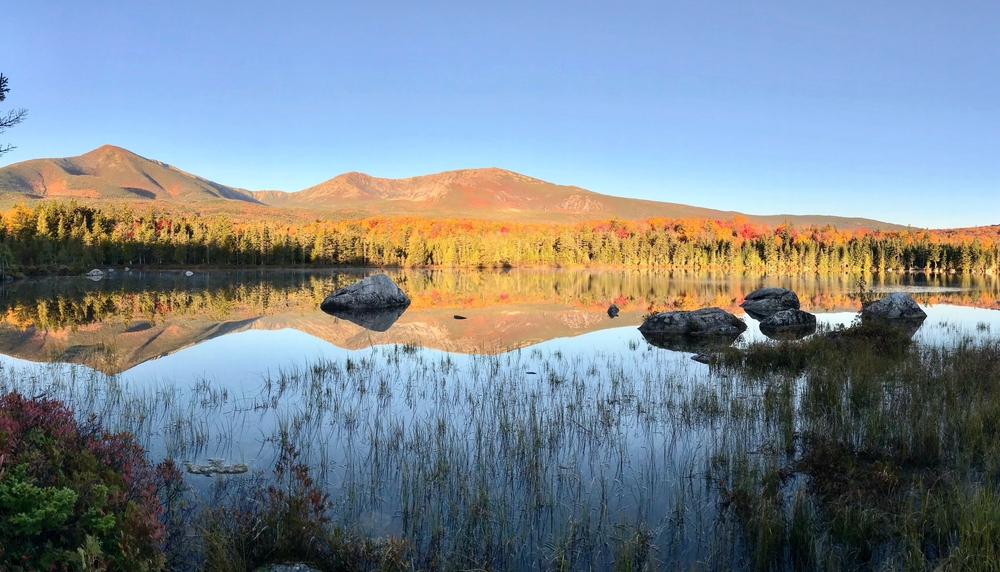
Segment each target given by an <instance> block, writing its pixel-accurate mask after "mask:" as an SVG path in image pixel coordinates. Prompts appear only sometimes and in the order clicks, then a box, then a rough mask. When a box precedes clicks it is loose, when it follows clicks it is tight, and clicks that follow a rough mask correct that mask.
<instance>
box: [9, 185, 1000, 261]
mask: <svg viewBox="0 0 1000 572" xmlns="http://www.w3.org/2000/svg"><path fill="white" fill-rule="evenodd" d="M0 217H2V220H0V265H2V266H3V267H5V268H6V269H7V270H8V271H9V272H39V271H41V272H81V271H84V270H86V269H89V268H91V267H95V266H109V265H110V266H122V265H132V266H143V267H151V266H153V267H155V266H185V265H211V266H220V267H259V266H275V267H281V266H336V265H345V266H398V267H486V268H489V267H532V266H544V267H574V266H591V267H599V266H607V267H623V268H665V269H694V270H724V271H727V272H741V271H745V272H761V273H774V274H793V273H802V272H807V273H841V272H878V273H883V272H899V271H923V272H931V273H934V272H955V273H962V274H996V273H997V272H998V270H1000V241H998V240H997V236H996V231H995V230H992V231H990V232H992V233H993V234H990V233H989V232H983V231H976V230H974V229H973V230H960V231H927V230H912V229H908V230H897V231H870V230H867V229H837V228H835V227H833V226H829V225H828V226H824V227H818V226H812V227H808V228H805V227H795V226H792V225H788V224H784V225H780V226H778V227H776V228H769V227H767V226H765V225H758V224H753V223H750V222H748V221H746V220H745V219H744V218H742V217H736V218H734V219H731V220H711V219H697V218H686V219H666V218H650V219H646V220H642V221H622V220H604V221H591V222H581V223H573V224H541V223H504V222H494V221H479V220H446V219H433V218H415V217H406V218H368V219H362V220H336V221H335V220H313V221H304V222H275V221H267V220H253V219H251V218H247V217H240V219H239V220H236V219H231V218H230V216H229V215H225V214H216V215H211V216H202V215H199V214H196V213H186V214H185V213H182V214H176V213H166V212H161V211H157V210H156V209H154V208H150V209H148V210H146V211H143V212H137V210H136V209H133V208H132V207H130V206H127V205H125V206H116V205H112V206H108V207H105V208H97V207H92V206H86V205H81V204H77V203H76V202H74V201H71V202H68V203H63V202H41V203H37V204H35V205H33V206H31V207H29V206H25V205H23V204H21V205H17V206H14V207H13V208H11V209H9V210H6V211H3V212H2V213H0Z"/></svg>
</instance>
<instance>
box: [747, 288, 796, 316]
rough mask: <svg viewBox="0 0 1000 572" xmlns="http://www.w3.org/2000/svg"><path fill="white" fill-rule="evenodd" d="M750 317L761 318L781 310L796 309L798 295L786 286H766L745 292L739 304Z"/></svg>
mask: <svg viewBox="0 0 1000 572" xmlns="http://www.w3.org/2000/svg"><path fill="white" fill-rule="evenodd" d="M740 307H742V308H743V309H744V310H746V312H747V314H750V317H752V318H756V319H758V320H763V319H765V318H768V317H770V316H771V315H772V314H774V313H775V312H780V311H782V310H798V309H799V297H798V296H797V295H796V294H795V292H792V291H791V290H789V289H788V288H778V287H776V286H768V287H766V288H758V289H757V290H754V291H753V292H751V293H749V294H747V295H746V296H744V298H743V303H742V304H740Z"/></svg>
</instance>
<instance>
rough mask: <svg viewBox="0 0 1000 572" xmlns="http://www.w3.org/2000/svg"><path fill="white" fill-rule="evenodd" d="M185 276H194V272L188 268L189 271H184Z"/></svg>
mask: <svg viewBox="0 0 1000 572" xmlns="http://www.w3.org/2000/svg"><path fill="white" fill-rule="evenodd" d="M184 276H194V272H191V271H190V270H188V271H187V272H185V273H184Z"/></svg>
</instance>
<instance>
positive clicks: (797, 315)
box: [760, 310, 816, 340]
mask: <svg viewBox="0 0 1000 572" xmlns="http://www.w3.org/2000/svg"><path fill="white" fill-rule="evenodd" d="M760 331H761V333H762V334H764V335H765V336H767V337H769V338H771V339H776V340H797V339H801V338H804V337H806V336H808V335H810V334H813V333H815V332H816V316H814V315H812V314H810V313H809V312H803V311H802V310H782V311H780V312H775V313H774V314H772V315H771V317H770V318H767V319H766V320H763V321H761V323H760Z"/></svg>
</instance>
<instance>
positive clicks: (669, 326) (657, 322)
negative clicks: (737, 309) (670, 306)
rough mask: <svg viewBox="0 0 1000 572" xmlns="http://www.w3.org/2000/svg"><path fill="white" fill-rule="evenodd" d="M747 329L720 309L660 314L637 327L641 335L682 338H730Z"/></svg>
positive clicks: (741, 321) (742, 323)
mask: <svg viewBox="0 0 1000 572" xmlns="http://www.w3.org/2000/svg"><path fill="white" fill-rule="evenodd" d="M746 329H747V325H746V324H745V323H744V322H743V320H741V319H739V318H737V317H736V316H734V315H732V314H730V313H729V312H727V311H725V310H723V309H722V308H702V309H700V310H693V311H682V310H677V311H674V312H660V313H658V314H653V315H652V316H650V317H648V318H646V320H645V321H644V322H643V323H642V325H641V326H639V331H640V332H642V333H643V334H656V335H683V336H732V335H739V334H741V333H743V331H744V330H746Z"/></svg>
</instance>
